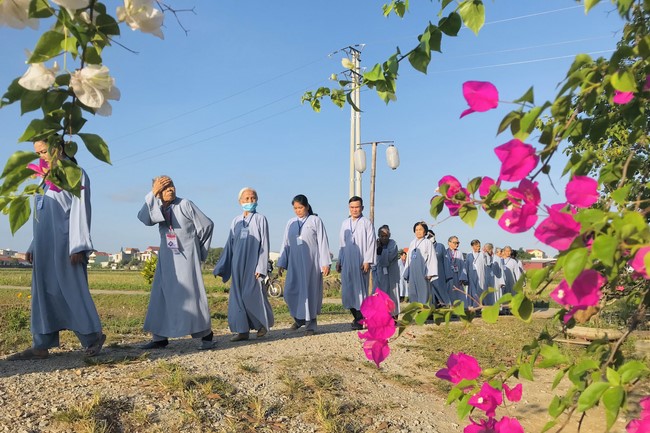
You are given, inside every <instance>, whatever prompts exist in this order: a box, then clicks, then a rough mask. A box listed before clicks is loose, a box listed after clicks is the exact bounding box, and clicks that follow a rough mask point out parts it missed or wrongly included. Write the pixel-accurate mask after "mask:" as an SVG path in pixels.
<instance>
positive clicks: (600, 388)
mask: <svg viewBox="0 0 650 433" xmlns="http://www.w3.org/2000/svg"><path fill="white" fill-rule="evenodd" d="M609 387H610V385H609V383H607V382H594V383H592V384H591V385H589V386H588V387H587V389H585V390H584V391H583V392H582V394H580V397H578V412H584V411H586V410H588V409H591V408H592V407H594V406H595V405H596V403H598V401H599V400H600V397H601V396H602V395H603V393H604V392H605V391H607V389H608V388H609Z"/></svg>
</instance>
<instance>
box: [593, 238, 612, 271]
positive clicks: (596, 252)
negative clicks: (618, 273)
mask: <svg viewBox="0 0 650 433" xmlns="http://www.w3.org/2000/svg"><path fill="white" fill-rule="evenodd" d="M617 250H618V241H617V240H616V238H614V237H612V236H609V235H599V236H598V237H597V238H596V239H594V243H593V244H592V246H591V253H592V254H593V256H594V257H595V258H597V259H598V260H600V261H601V262H603V264H605V265H607V266H613V265H614V255H615V254H616V251H617Z"/></svg>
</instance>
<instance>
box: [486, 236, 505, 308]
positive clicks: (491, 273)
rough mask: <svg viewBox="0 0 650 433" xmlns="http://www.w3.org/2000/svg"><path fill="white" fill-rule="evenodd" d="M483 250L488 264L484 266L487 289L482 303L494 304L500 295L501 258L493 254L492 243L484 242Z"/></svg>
mask: <svg viewBox="0 0 650 433" xmlns="http://www.w3.org/2000/svg"><path fill="white" fill-rule="evenodd" d="M483 252H484V253H485V254H487V256H489V257H488V259H489V262H490V264H489V265H488V266H487V267H486V272H485V288H486V290H488V291H489V293H488V294H487V295H485V297H484V298H483V302H482V304H483V305H494V304H495V303H496V301H497V299H499V298H500V297H501V294H500V293H501V283H500V282H501V258H500V257H499V256H497V255H495V254H494V245H492V244H491V243H486V244H485V246H484V247H483Z"/></svg>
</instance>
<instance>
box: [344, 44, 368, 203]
mask: <svg viewBox="0 0 650 433" xmlns="http://www.w3.org/2000/svg"><path fill="white" fill-rule="evenodd" d="M355 47H358V48H359V49H357V48H355ZM361 49H363V45H355V46H354V47H353V46H349V47H347V48H344V49H343V51H345V53H347V55H348V56H349V57H351V61H352V64H353V68H352V69H350V81H351V82H352V83H351V84H350V90H351V91H352V92H351V94H350V99H351V100H352V104H354V105H353V106H351V107H350V197H352V196H353V195H357V196H359V197H361V173H359V172H358V171H356V170H355V169H354V152H355V151H356V150H357V143H359V142H360V141H361V112H360V111H357V109H358V110H360V109H361V89H360V86H361ZM355 107H356V108H357V109H355Z"/></svg>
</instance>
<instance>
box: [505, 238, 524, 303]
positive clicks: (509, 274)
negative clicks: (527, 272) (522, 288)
mask: <svg viewBox="0 0 650 433" xmlns="http://www.w3.org/2000/svg"><path fill="white" fill-rule="evenodd" d="M512 253H513V251H512V248H511V247H510V246H505V247H503V294H506V293H512V294H513V295H514V287H515V284H516V283H517V280H519V278H521V276H522V275H523V274H524V268H523V266H522V265H521V262H520V261H519V260H517V259H516V258H513V257H512Z"/></svg>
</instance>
